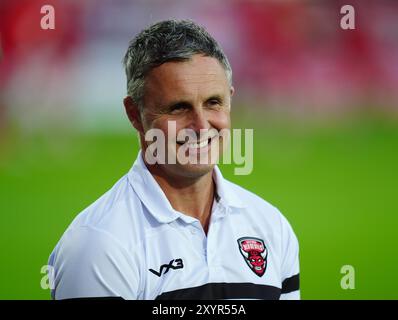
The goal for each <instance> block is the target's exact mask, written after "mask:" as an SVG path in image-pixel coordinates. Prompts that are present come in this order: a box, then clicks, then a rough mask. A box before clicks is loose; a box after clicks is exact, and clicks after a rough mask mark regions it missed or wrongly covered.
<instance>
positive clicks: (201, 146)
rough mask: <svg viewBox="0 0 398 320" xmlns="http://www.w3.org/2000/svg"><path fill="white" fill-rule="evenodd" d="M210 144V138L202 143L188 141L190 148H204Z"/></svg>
mask: <svg viewBox="0 0 398 320" xmlns="http://www.w3.org/2000/svg"><path fill="white" fill-rule="evenodd" d="M208 144H209V140H203V141H202V142H200V143H188V147H189V148H203V147H206V146H207V145H208Z"/></svg>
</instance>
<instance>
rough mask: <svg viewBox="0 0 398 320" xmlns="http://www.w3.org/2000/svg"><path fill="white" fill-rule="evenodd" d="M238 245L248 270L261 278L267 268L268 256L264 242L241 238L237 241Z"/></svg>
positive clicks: (256, 239)
mask: <svg viewBox="0 0 398 320" xmlns="http://www.w3.org/2000/svg"><path fill="white" fill-rule="evenodd" d="M238 245H239V250H240V253H241V254H242V256H243V258H244V259H245V261H246V263H247V265H248V266H249V268H250V270H252V271H253V272H254V273H255V274H256V275H258V276H259V277H262V276H263V274H264V272H265V269H266V268H267V255H268V251H267V248H266V247H265V245H264V241H263V240H261V239H258V238H251V237H243V238H240V239H238Z"/></svg>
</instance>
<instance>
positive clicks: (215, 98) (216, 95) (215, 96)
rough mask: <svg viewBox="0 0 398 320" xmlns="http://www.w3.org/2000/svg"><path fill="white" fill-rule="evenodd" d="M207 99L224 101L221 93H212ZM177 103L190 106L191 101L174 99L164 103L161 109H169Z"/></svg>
mask: <svg viewBox="0 0 398 320" xmlns="http://www.w3.org/2000/svg"><path fill="white" fill-rule="evenodd" d="M209 100H218V101H220V102H223V101H224V97H223V96H222V95H221V94H213V95H211V96H209V97H208V98H207V99H206V100H205V101H209ZM179 105H186V106H192V103H191V102H189V101H188V100H175V101H172V102H170V103H168V104H166V105H165V106H164V107H163V109H165V110H170V109H172V108H173V107H176V106H179Z"/></svg>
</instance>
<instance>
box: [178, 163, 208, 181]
mask: <svg viewBox="0 0 398 320" xmlns="http://www.w3.org/2000/svg"><path fill="white" fill-rule="evenodd" d="M214 166H215V164H184V165H182V164H178V165H177V168H176V169H177V172H176V174H178V175H179V176H184V177H187V178H200V177H202V176H204V175H206V174H208V173H209V172H212V171H213V168H214Z"/></svg>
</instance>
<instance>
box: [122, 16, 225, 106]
mask: <svg viewBox="0 0 398 320" xmlns="http://www.w3.org/2000/svg"><path fill="white" fill-rule="evenodd" d="M195 54H203V55H205V56H208V57H213V58H216V59H217V60H218V61H219V62H220V63H221V65H222V66H223V68H224V69H225V72H226V76H227V79H228V82H229V84H230V85H232V69H231V66H230V64H229V62H228V59H227V57H226V55H225V54H224V52H223V50H222V49H221V47H220V45H219V44H218V43H217V41H216V40H215V39H214V38H213V37H212V36H211V35H210V34H209V33H208V32H207V31H206V30H205V29H204V28H203V27H201V26H199V25H197V24H196V23H195V22H193V21H191V20H165V21H160V22H158V23H155V24H153V25H151V26H149V27H148V28H146V29H144V30H142V31H141V32H140V33H139V34H138V35H137V36H136V37H135V38H134V39H133V40H131V41H130V43H129V47H128V49H127V52H126V54H125V56H124V59H123V65H124V68H125V71H126V76H127V94H128V95H129V96H130V97H131V98H132V99H133V101H134V103H136V104H137V105H138V106H139V108H140V109H141V110H142V107H143V95H144V85H145V76H146V75H147V74H148V72H149V71H151V70H152V69H153V68H155V67H157V66H160V65H161V64H163V63H165V62H168V61H186V60H189V59H190V58H191V57H192V56H193V55H195Z"/></svg>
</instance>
